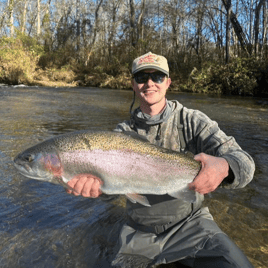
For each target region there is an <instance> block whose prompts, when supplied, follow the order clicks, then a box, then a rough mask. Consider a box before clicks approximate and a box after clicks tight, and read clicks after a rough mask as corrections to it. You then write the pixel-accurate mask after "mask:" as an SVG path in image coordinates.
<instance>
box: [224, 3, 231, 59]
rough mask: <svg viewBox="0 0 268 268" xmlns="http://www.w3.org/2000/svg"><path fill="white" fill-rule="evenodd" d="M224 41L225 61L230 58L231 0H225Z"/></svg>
mask: <svg viewBox="0 0 268 268" xmlns="http://www.w3.org/2000/svg"><path fill="white" fill-rule="evenodd" d="M226 11H227V14H226V15H227V16H226V37H225V38H226V43H225V63H229V60H230V14H231V0H227V5H226Z"/></svg>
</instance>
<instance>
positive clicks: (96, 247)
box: [0, 86, 268, 268]
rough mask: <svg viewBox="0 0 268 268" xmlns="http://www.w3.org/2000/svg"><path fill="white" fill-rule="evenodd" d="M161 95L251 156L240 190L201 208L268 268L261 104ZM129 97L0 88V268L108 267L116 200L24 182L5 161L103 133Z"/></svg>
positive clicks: (219, 194) (266, 134)
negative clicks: (60, 139)
mask: <svg viewBox="0 0 268 268" xmlns="http://www.w3.org/2000/svg"><path fill="white" fill-rule="evenodd" d="M168 98H169V99H177V100H179V101H180V102H181V103H182V104H183V105H185V106H186V107H188V108H194V109H199V110H201V111H203V112H205V113H206V114H207V115H208V116H209V117H211V118H212V119H214V120H216V121H217V122H218V123H219V126H220V127H221V129H222V130H223V131H225V132H226V133H227V134H228V135H232V136H234V137H235V138H236V140H237V141H238V143H239V144H240V146H241V147H242V148H243V149H244V150H246V151H247V152H248V153H250V154H251V155H252V157H253V158H254V160H255V163H256V167H257V169H256V173H255V177H254V180H253V181H252V182H251V183H250V184H249V185H248V186H247V187H245V188H244V189H240V190H224V189H218V190H217V191H216V192H215V193H213V194H212V197H211V198H210V197H209V198H206V201H205V202H206V204H207V205H208V206H209V208H210V210H211V212H212V214H213V216H214V217H215V221H216V222H217V223H218V224H219V226H220V227H221V228H222V229H223V230H224V231H225V232H226V233H227V234H228V235H229V236H230V237H231V238H232V239H233V240H234V241H235V242H236V243H237V244H238V245H239V247H240V248H241V249H242V250H243V251H244V252H245V253H246V255H247V256H248V258H249V259H250V260H251V262H252V263H253V264H254V267H262V268H264V267H268V204H267V201H266V199H267V198H266V197H267V195H268V180H267V178H268V168H267V167H268V105H267V100H266V101H265V100H260V99H253V98H238V97H232V98H231V97H208V96H204V95H196V94H173V93H169V94H168ZM131 100H132V92H131V91H119V90H108V89H98V88H69V89H68V88H56V89H51V88H38V87H17V88H15V87H5V86H2V87H0V178H1V181H0V201H1V202H0V215H1V217H0V240H1V244H0V258H1V267H8V268H10V267H11V268H12V267H16V268H17V267H27V268H32V267H38V268H40V267H60V268H61V267H64V268H65V267H70V268H71V267H90V268H106V267H107V268H108V267H111V266H110V262H111V261H112V259H113V258H114V256H115V254H116V252H117V250H118V244H117V237H118V234H119V232H120V229H121V226H122V225H123V223H124V222H125V214H124V203H125V199H124V198H123V197H122V198H119V199H115V200H113V201H110V202H105V201H103V200H101V199H88V198H83V197H75V196H72V195H68V194H66V192H65V190H64V189H63V188H62V187H61V186H56V185H52V184H49V183H45V182H38V181H35V180H29V179H25V178H23V177H22V176H21V175H19V174H18V172H17V171H16V170H15V168H14V167H13V162H12V159H13V157H14V156H16V155H17V153H18V152H20V151H22V150H24V149H26V148H28V147H30V146H32V145H34V144H36V143H37V142H40V141H43V140H44V139H46V138H49V137H51V136H53V135H58V134H62V133H66V132H70V131H74V130H80V129H94V130H112V129H113V128H114V126H115V125H116V124H117V123H118V122H121V121H122V120H124V119H127V118H128V110H129V105H130V103H131ZM166 267H169V266H166ZM170 267H171V266H170Z"/></svg>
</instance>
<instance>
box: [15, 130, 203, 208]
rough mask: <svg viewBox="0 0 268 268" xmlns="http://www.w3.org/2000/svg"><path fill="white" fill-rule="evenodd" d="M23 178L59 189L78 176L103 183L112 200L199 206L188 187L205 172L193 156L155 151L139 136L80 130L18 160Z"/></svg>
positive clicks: (150, 144) (44, 144) (103, 187)
mask: <svg viewBox="0 0 268 268" xmlns="http://www.w3.org/2000/svg"><path fill="white" fill-rule="evenodd" d="M14 166H15V167H16V169H17V170H18V171H19V173H21V174H22V175H23V176H25V177H27V178H31V179H36V180H40V181H46V182H51V183H55V184H61V185H63V186H64V187H65V188H70V186H68V185H67V183H68V181H70V180H71V179H72V178H74V177H75V176H76V175H79V174H91V175H93V176H95V177H97V178H99V179H100V181H101V186H100V190H101V192H102V193H105V194H108V195H126V197H127V198H128V199H129V200H130V201H131V202H133V203H136V202H138V203H140V204H142V205H144V206H151V205H150V204H149V202H148V199H147V198H146V196H145V195H147V194H153V195H165V194H168V195H170V196H172V197H174V198H180V199H182V200H185V201H187V202H195V192H194V191H192V190H190V189H189V187H188V184H189V183H190V182H192V181H193V180H194V178H195V177H196V176H197V174H198V173H199V171H200V169H201V163H200V162H198V161H196V160H194V159H193V157H192V156H189V155H188V154H185V153H180V152H176V151H172V150H169V149H165V148H162V147H159V146H156V145H154V144H152V143H150V142H149V141H148V140H147V139H146V138H145V137H143V136H140V135H138V134H137V133H135V132H131V131H130V132H119V131H92V130H82V131H75V132H69V133H66V134H62V135H58V136H54V137H52V138H50V139H48V140H45V141H43V142H41V143H38V144H37V145H35V146H33V147H30V148H28V149H26V150H25V151H23V152H21V153H19V154H18V155H17V156H16V157H15V158H14Z"/></svg>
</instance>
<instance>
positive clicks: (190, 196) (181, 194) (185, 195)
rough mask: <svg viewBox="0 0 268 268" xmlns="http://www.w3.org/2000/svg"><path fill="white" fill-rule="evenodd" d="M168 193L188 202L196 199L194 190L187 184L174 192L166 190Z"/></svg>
mask: <svg viewBox="0 0 268 268" xmlns="http://www.w3.org/2000/svg"><path fill="white" fill-rule="evenodd" d="M168 195H170V196H172V197H174V198H177V199H181V200H184V201H187V202H190V203H194V202H195V201H196V196H195V191H192V190H190V189H189V188H188V186H186V187H185V188H183V189H181V190H179V191H176V192H168Z"/></svg>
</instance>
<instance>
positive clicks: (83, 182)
mask: <svg viewBox="0 0 268 268" xmlns="http://www.w3.org/2000/svg"><path fill="white" fill-rule="evenodd" d="M100 182H101V181H100V179H99V178H97V177H95V176H92V175H90V174H80V175H78V176H76V177H74V178H73V179H72V180H70V181H69V182H68V185H69V186H70V187H72V188H73V189H74V191H72V190H69V189H68V190H67V191H66V192H67V193H69V194H73V195H75V196H78V195H82V196H83V197H92V198H96V197H98V196H99V195H100V194H101V191H100V186H101V183H100Z"/></svg>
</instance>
